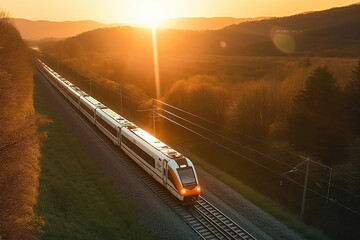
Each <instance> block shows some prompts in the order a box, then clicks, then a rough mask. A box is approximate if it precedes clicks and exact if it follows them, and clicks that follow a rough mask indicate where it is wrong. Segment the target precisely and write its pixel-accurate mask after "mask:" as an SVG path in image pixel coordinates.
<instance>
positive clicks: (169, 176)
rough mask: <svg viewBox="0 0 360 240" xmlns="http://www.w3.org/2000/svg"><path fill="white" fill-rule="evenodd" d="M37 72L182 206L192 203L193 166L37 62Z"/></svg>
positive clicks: (194, 189) (197, 188)
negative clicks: (182, 203) (181, 202)
mask: <svg viewBox="0 0 360 240" xmlns="http://www.w3.org/2000/svg"><path fill="white" fill-rule="evenodd" d="M37 66H38V69H39V71H40V72H41V73H42V74H43V75H44V76H45V77H46V79H47V80H48V81H49V82H50V83H51V84H52V85H53V86H54V87H56V88H57V89H58V90H59V92H61V94H63V95H64V97H66V98H67V99H68V100H69V101H70V102H71V103H72V104H73V105H74V106H75V107H76V108H78V109H79V111H80V112H81V113H82V114H84V116H86V117H87V118H88V119H89V120H90V121H91V122H92V123H93V124H95V126H96V127H98V128H99V129H100V130H101V131H102V132H103V133H104V134H105V135H106V136H107V137H108V138H109V139H110V140H111V141H112V142H113V143H114V144H115V145H118V146H119V147H120V148H121V149H122V150H123V151H124V152H125V153H126V154H127V155H128V156H129V157H130V158H131V159H133V160H134V161H135V162H136V163H137V164H138V165H139V166H141V167H142V168H143V169H144V170H145V171H146V172H148V173H149V174H150V175H151V176H152V177H153V178H154V179H155V180H156V181H158V182H159V183H161V184H162V185H164V186H165V187H166V188H167V189H168V190H169V191H170V192H171V193H172V194H173V195H174V196H176V197H177V198H178V199H179V200H181V201H184V202H190V203H193V202H195V201H196V200H197V199H198V197H199V194H200V192H201V189H200V185H199V182H198V179H197V175H196V172H195V168H194V165H193V164H192V162H191V161H190V160H189V159H188V158H186V157H184V156H183V155H182V154H180V153H179V152H177V151H175V150H174V149H172V148H171V147H169V146H168V145H166V144H165V143H163V142H161V141H160V140H158V139H157V138H155V137H154V136H152V135H151V134H149V133H147V132H146V131H144V130H143V129H141V128H139V127H137V126H136V125H135V124H133V123H132V122H130V121H128V120H126V119H125V118H123V117H122V116H120V115H119V114H117V113H116V112H114V111H113V110H111V109H109V108H108V107H106V106H105V105H104V104H102V103H101V102H99V101H98V100H96V99H95V98H93V97H91V96H89V95H88V94H86V93H85V92H84V91H82V90H81V89H79V88H78V87H76V86H75V85H74V84H72V83H71V82H69V81H67V80H66V79H64V78H62V77H61V76H60V75H59V74H58V73H56V72H55V71H54V70H52V69H51V68H49V67H48V66H47V65H46V64H44V63H43V62H42V61H40V60H38V64H37Z"/></svg>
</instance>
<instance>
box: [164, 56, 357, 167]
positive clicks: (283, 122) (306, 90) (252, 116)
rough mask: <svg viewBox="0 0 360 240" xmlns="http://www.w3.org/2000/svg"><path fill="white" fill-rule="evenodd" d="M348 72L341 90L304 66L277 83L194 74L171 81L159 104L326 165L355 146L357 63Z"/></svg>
mask: <svg viewBox="0 0 360 240" xmlns="http://www.w3.org/2000/svg"><path fill="white" fill-rule="evenodd" d="M307 61H310V60H307ZM308 64H311V63H308ZM353 68H354V69H353V70H352V74H351V77H350V79H347V80H343V83H342V85H344V87H340V85H341V84H340V82H341V81H339V80H336V79H335V77H334V76H333V74H332V73H331V70H329V69H328V68H327V67H321V66H316V67H311V66H310V65H309V66H303V67H299V70H298V71H297V73H296V72H292V74H293V75H292V76H288V77H285V78H284V79H283V80H281V81H275V80H270V79H262V80H257V81H249V82H238V83H235V84H231V83H230V82H231V81H229V80H226V79H225V78H221V77H215V76H204V75H198V76H195V77H191V78H189V79H186V80H180V81H178V82H177V83H175V84H174V85H173V87H172V88H171V90H170V91H169V93H168V94H167V95H166V96H164V101H165V102H167V103H170V104H172V105H175V106H177V107H180V108H183V109H185V110H187V111H190V112H193V113H196V114H198V115H200V116H203V117H205V118H207V119H210V120H212V121H215V122H217V123H219V124H224V125H229V126H233V128H234V129H235V130H238V131H241V132H243V133H246V134H248V135H251V136H254V137H256V138H259V139H264V140H269V141H272V142H276V141H285V142H288V143H289V144H290V145H294V146H295V147H296V148H297V149H298V150H299V151H303V152H307V153H308V154H311V155H312V156H314V157H315V159H318V160H320V161H322V162H323V163H324V164H326V165H329V166H332V165H333V164H336V163H338V164H339V163H340V164H342V163H345V162H346V161H348V160H350V159H352V158H354V156H355V155H356V154H358V153H357V149H358V148H359V147H360V146H358V142H359V139H360V131H359V128H360V108H359V106H360V105H359V103H360V62H359V64H358V65H357V66H354V67H353ZM349 71H350V70H349ZM356 161H359V159H358V160H356ZM354 167H355V166H354ZM358 167H359V166H358V163H357V164H356V169H358ZM358 170H360V169H358Z"/></svg>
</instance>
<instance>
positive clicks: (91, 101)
mask: <svg viewBox="0 0 360 240" xmlns="http://www.w3.org/2000/svg"><path fill="white" fill-rule="evenodd" d="M84 98H85V99H86V100H87V101H88V102H90V103H91V104H93V105H94V106H96V107H105V105H104V104H102V103H101V102H99V101H98V100H96V99H95V98H93V97H92V96H84Z"/></svg>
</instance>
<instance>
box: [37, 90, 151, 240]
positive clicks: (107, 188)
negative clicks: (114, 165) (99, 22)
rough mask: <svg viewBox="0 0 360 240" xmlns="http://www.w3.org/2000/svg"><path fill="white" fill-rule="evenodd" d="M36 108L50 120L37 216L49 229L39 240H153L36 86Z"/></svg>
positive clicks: (42, 160)
mask: <svg viewBox="0 0 360 240" xmlns="http://www.w3.org/2000/svg"><path fill="white" fill-rule="evenodd" d="M34 100H35V101H34V102H35V103H34V104H35V108H36V110H37V111H38V112H39V113H41V114H43V115H45V116H47V118H49V119H51V120H52V122H51V123H49V124H46V125H45V126H42V127H41V128H40V131H41V132H47V133H48V137H47V138H46V139H45V140H44V142H43V145H42V149H41V154H42V157H41V175H40V188H39V197H38V204H37V213H38V214H39V215H40V216H42V217H43V219H44V222H45V225H44V228H43V230H44V231H43V233H42V234H41V235H40V239H149V238H152V237H151V236H149V232H148V231H147V230H146V229H145V228H144V226H142V225H141V224H140V223H139V222H138V219H137V216H136V214H135V211H134V209H133V207H132V206H131V204H130V203H129V202H127V201H125V200H124V199H123V198H122V197H121V196H120V195H119V193H118V192H117V191H116V190H115V188H114V187H113V186H112V184H111V183H110V181H109V180H107V179H106V178H105V177H104V175H103V173H102V172H101V170H100V168H99V166H98V165H97V164H95V163H94V162H92V161H91V160H90V159H89V156H87V155H86V153H85V152H84V150H83V146H82V145H81V143H80V142H79V141H78V140H77V139H76V138H75V137H74V136H73V134H72V133H71V131H70V130H69V128H68V127H67V126H66V124H65V123H64V122H63V120H62V118H61V117H60V116H59V114H58V113H57V112H56V111H55V110H54V108H53V106H52V105H51V101H49V99H47V97H46V96H45V94H44V93H43V92H42V90H41V89H40V88H39V86H36V87H35V99H34Z"/></svg>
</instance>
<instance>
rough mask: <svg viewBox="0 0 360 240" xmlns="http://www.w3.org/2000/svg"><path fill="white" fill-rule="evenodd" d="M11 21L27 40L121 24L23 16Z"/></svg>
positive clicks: (68, 35)
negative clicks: (54, 20)
mask: <svg viewBox="0 0 360 240" xmlns="http://www.w3.org/2000/svg"><path fill="white" fill-rule="evenodd" d="M11 21H12V22H13V23H14V24H15V26H16V27H17V29H18V30H19V32H20V34H21V36H22V37H23V38H24V39H26V40H40V39H44V38H52V39H54V38H55V39H56V38H58V39H62V38H68V37H72V36H75V35H78V34H80V33H83V32H86V31H90V30H93V29H96V28H104V27H114V26H119V25H120V24H102V23H99V22H95V21H67V22H53V21H31V20H26V19H22V18H13V19H11Z"/></svg>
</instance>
